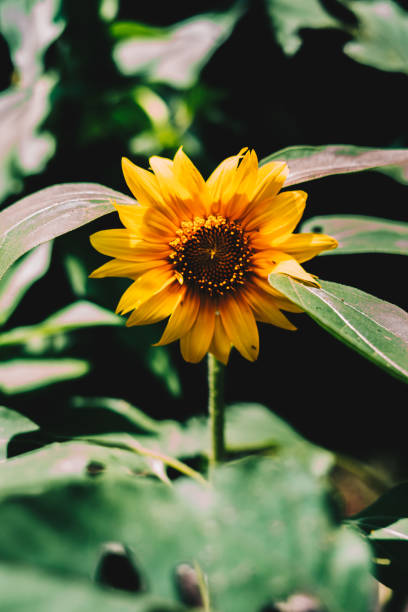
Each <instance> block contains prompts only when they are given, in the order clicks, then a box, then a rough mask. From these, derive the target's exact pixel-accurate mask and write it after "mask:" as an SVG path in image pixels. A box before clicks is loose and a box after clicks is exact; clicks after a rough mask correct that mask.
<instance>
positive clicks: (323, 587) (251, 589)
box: [185, 457, 371, 612]
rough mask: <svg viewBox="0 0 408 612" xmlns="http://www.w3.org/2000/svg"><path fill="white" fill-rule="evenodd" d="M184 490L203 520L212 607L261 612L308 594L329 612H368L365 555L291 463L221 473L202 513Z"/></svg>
mask: <svg viewBox="0 0 408 612" xmlns="http://www.w3.org/2000/svg"><path fill="white" fill-rule="evenodd" d="M189 488H190V496H191V503H195V504H196V506H197V507H198V511H199V512H200V511H201V513H202V514H203V515H204V516H203V521H204V527H205V531H206V534H207V537H208V539H209V545H208V546H207V547H206V548H204V549H201V550H200V551H198V553H199V557H198V559H199V564H200V566H201V567H202V568H203V570H204V571H205V572H207V573H208V579H209V587H210V598H211V600H212V601H213V602H214V604H213V605H214V607H216V608H217V609H220V610H223V611H225V612H248V610H261V609H262V608H263V607H264V606H266V604H268V603H269V604H273V603H276V602H277V601H279V600H282V599H286V598H287V597H288V596H290V595H292V594H293V593H302V592H303V593H304V592H306V593H308V594H309V595H312V596H315V597H316V598H317V599H318V600H320V602H321V604H322V607H323V608H324V609H327V610H330V611H332V612H340V611H341V612H346V611H347V610H353V612H357V611H358V612H366V610H367V609H368V601H369V597H370V592H371V577H370V575H369V566H370V561H369V558H370V557H369V550H368V547H367V546H366V545H365V543H364V541H363V540H362V539H361V538H360V537H358V536H357V535H356V534H355V533H353V532H351V531H345V530H344V528H340V527H339V526H338V525H336V523H335V522H334V521H333V520H332V518H331V515H330V506H329V503H328V498H327V492H326V490H325V487H324V485H323V486H322V483H321V481H319V480H318V479H316V478H314V477H312V476H311V474H310V473H309V472H308V471H307V470H306V469H304V468H303V467H302V466H301V465H300V464H299V463H297V462H296V461H295V460H294V459H293V458H290V457H286V458H285V459H284V460H276V459H273V460H272V459H270V458H264V457H252V458H248V459H245V460H243V461H240V462H235V463H231V464H229V465H226V466H224V467H222V468H220V469H219V470H218V471H217V472H216V473H215V478H214V494H213V501H212V504H211V505H210V508H209V510H208V511H207V512H206V511H205V505H204V501H203V500H202V499H200V497H199V495H198V493H195V492H194V489H195V487H194V486H192V485H191V484H190V485H189V487H186V492H185V494H186V496H188V493H189ZM202 507H204V511H203V510H202V509H201V508H202ZM237 546H238V548H237ZM237 553H238V554H237ZM351 584H353V589H350V585H351ZM348 606H349V607H348Z"/></svg>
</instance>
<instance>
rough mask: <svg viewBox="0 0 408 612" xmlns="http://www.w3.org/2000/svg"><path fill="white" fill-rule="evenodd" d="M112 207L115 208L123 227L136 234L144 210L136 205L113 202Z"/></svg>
mask: <svg viewBox="0 0 408 612" xmlns="http://www.w3.org/2000/svg"><path fill="white" fill-rule="evenodd" d="M113 205H114V207H115V208H116V210H117V212H118V214H119V219H120V220H121V222H122V223H123V225H124V226H125V227H126V228H127V229H129V230H130V231H131V232H133V233H134V234H137V233H138V232H139V231H140V224H141V222H142V219H143V214H144V212H145V209H144V208H143V207H142V206H140V205H139V204H136V203H135V204H116V202H113Z"/></svg>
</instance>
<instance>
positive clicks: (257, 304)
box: [245, 287, 296, 330]
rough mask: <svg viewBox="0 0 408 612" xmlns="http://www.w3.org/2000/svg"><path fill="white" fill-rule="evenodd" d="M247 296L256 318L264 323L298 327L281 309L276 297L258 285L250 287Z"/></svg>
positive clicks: (287, 327)
mask: <svg viewBox="0 0 408 612" xmlns="http://www.w3.org/2000/svg"><path fill="white" fill-rule="evenodd" d="M245 297H246V299H247V301H248V303H249V304H250V306H251V308H252V310H253V312H254V315H255V318H256V320H257V321H260V322H262V323H270V324H272V325H276V326H277V327H282V328H283V329H290V330H295V329H296V327H295V326H294V325H293V324H292V323H291V322H290V321H289V319H287V318H286V317H285V315H284V314H282V313H281V311H280V310H279V308H278V306H277V303H276V300H275V298H274V297H273V296H272V295H270V294H268V293H265V292H263V291H261V290H259V289H258V288H256V287H251V288H248V289H247V290H246V291H245Z"/></svg>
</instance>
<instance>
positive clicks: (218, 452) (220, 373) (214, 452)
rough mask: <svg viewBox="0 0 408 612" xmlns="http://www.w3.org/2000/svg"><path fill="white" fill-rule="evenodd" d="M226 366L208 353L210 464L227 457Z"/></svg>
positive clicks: (215, 463)
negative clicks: (225, 430)
mask: <svg viewBox="0 0 408 612" xmlns="http://www.w3.org/2000/svg"><path fill="white" fill-rule="evenodd" d="M224 374H225V366H224V365H223V364H222V363H220V362H219V361H218V360H217V359H216V358H215V357H214V355H211V354H210V353H209V354H208V390H209V394H208V413H209V417H210V436H211V449H210V466H215V465H217V464H218V463H220V462H222V461H223V460H224V459H225V432H224V429H225V406H224Z"/></svg>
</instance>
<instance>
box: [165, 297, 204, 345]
mask: <svg viewBox="0 0 408 612" xmlns="http://www.w3.org/2000/svg"><path fill="white" fill-rule="evenodd" d="M182 287H183V289H184V295H183V297H182V299H181V300H180V301H179V302H178V304H177V306H176V307H175V309H174V311H173V313H172V315H171V317H170V319H169V321H168V323H167V326H166V329H165V330H164V332H163V335H162V337H161V338H160V340H159V341H158V342H156V344H155V345H154V346H163V345H164V344H169V343H170V342H174V340H178V339H179V338H181V337H182V336H184V335H185V334H187V332H188V331H189V330H190V329H191V327H192V326H193V324H194V322H195V320H196V318H197V313H198V309H199V306H200V298H199V295H198V294H197V293H196V292H195V291H186V287H185V286H182Z"/></svg>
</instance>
